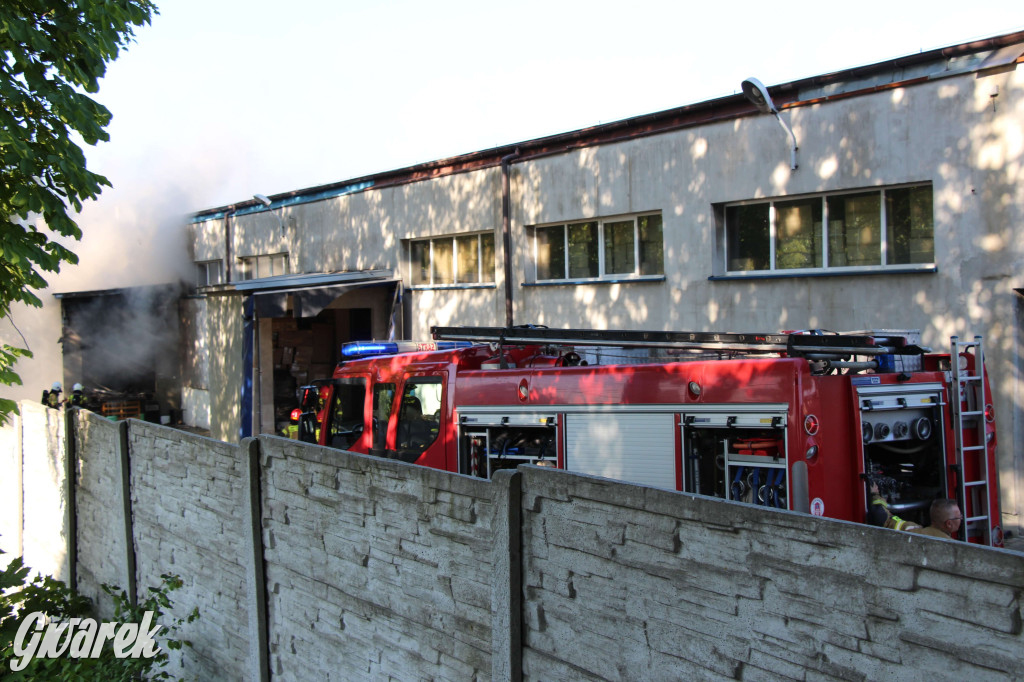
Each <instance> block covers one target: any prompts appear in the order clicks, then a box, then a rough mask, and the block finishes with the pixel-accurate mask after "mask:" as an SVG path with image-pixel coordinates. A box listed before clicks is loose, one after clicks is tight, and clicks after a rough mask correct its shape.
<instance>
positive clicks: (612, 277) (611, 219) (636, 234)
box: [527, 211, 665, 284]
mask: <svg viewBox="0 0 1024 682" xmlns="http://www.w3.org/2000/svg"><path fill="white" fill-rule="evenodd" d="M649 216H658V217H659V218H662V214H661V211H645V212H643V213H631V214H628V215H619V216H607V217H604V218H585V219H579V220H566V221H562V222H557V223H545V224H542V225H531V226H529V227H528V228H527V230H528V238H529V253H530V261H531V262H530V269H529V271H528V272H529V281H530V282H532V283H536V284H547V283H566V282H569V283H573V282H602V281H622V280H640V281H643V280H663V279H665V274H664V270H665V256H664V247H665V243H664V242H665V221H664V218H662V221H661V230H662V231H661V239H662V263H661V270H662V272H661V274H655V275H641V274H640V246H641V244H640V218H646V217H649ZM628 220H632V221H633V272H631V273H627V272H606V271H605V269H606V266H605V236H604V235H605V224H606V223H623V222H626V221H628ZM585 223H597V272H598V274H597V277H570V276H569V262H570V260H571V258H570V256H569V228H570V227H571V226H573V225H582V224H585ZM551 227H562V228H564V229H563V230H562V239H563V246H562V252H563V253H564V254H565V264H564V270H563V272H562V274H563V275H564V277H551V278H546V279H540V278H539V277H538V275H537V264H538V263H539V262H540V247H539V246H538V243H537V233H538V231H539V230H542V229H545V228H551Z"/></svg>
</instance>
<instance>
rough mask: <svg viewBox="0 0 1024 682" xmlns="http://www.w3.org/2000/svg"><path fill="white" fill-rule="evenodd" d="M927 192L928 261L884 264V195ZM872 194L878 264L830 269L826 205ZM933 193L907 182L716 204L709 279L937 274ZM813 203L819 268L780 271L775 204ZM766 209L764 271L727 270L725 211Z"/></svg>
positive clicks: (886, 222) (729, 238)
mask: <svg viewBox="0 0 1024 682" xmlns="http://www.w3.org/2000/svg"><path fill="white" fill-rule="evenodd" d="M918 188H928V189H929V190H930V191H931V193H932V201H931V206H932V215H931V242H932V253H931V256H932V260H931V261H929V262H922V263H897V262H887V261H888V260H891V256H890V254H891V253H893V248H892V245H891V244H890V243H889V239H890V231H891V230H890V226H889V216H888V213H887V211H888V203H889V202H888V201H887V192H893V191H898V190H907V189H918ZM868 194H875V195H877V197H878V203H879V209H878V211H879V212H878V225H879V245H878V263H877V264H871V265H830V264H829V262H830V260H831V256H832V254H831V252H830V248H831V245H830V240H831V238H832V234H831V232H830V230H829V202H830V200H834V199H841V198H842V197H847V196H856V195H868ZM934 197H935V192H934V185H933V184H932V182H931V181H925V182H907V183H901V184H894V185H884V186H877V187H856V188H850V189H845V190H838V191H832V192H816V193H813V194H801V195H790V196H778V197H772V198H758V199H749V200H745V201H730V202H726V203H721V204H717V205H716V206H715V207H714V208H715V218H716V220H715V222H716V234H717V239H716V252H717V256H716V258H715V263H714V268H713V270H714V271H715V274H714V275H712V277H711V279H742V278H758V277H799V276H823V275H848V274H871V273H879V272H887V273H893V272H909V273H919V272H935V271H936V270H937V265H936V259H935V198H934ZM809 200H817V201H818V202H820V211H821V233H820V234H816V235H815V236H814V237H813V238H814V239H815V240H816V241H819V242H820V245H821V246H820V249H821V250H820V254H818V255H819V256H820V259H821V263H822V265H821V266H815V267H803V268H783V267H779V263H778V253H777V251H778V249H777V244H778V235H779V232H778V223H777V219H778V212H777V210H776V205H777V204H795V203H797V202H801V201H809ZM764 205H767V206H768V234H767V240H768V269H763V270H730V269H729V258H730V251H729V244H730V243H731V242H732V241H733V239H732V238H733V234H734V233H732V232H730V225H729V224H728V220H727V216H728V213H729V209H731V208H734V207H740V206H764Z"/></svg>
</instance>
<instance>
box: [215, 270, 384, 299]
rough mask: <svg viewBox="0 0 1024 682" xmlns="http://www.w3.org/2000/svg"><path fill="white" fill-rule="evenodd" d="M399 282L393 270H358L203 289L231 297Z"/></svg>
mask: <svg viewBox="0 0 1024 682" xmlns="http://www.w3.org/2000/svg"><path fill="white" fill-rule="evenodd" d="M390 281H398V280H397V279H394V278H393V273H392V271H391V270H357V271H354V272H317V273H313V274H303V275H278V276H276V277H263V278H261V279H247V280H242V281H239V282H231V283H228V284H214V285H212V286H208V287H203V288H202V289H201V291H202V292H203V293H205V294H208V295H230V294H236V293H245V292H257V291H275V290H285V289H288V290H297V289H306V288H312V287H322V286H331V285H335V284H360V283H367V284H369V283H386V282H390Z"/></svg>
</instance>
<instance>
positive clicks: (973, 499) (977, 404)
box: [950, 336, 993, 546]
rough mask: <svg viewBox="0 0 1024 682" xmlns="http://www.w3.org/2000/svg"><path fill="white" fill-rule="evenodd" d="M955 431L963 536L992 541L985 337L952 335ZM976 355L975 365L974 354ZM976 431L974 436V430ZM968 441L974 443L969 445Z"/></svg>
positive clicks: (951, 361) (967, 538) (964, 537)
mask: <svg viewBox="0 0 1024 682" xmlns="http://www.w3.org/2000/svg"><path fill="white" fill-rule="evenodd" d="M950 345H951V347H952V354H951V355H950V369H951V371H952V389H953V395H952V400H951V401H950V402H951V409H952V416H953V434H954V436H955V439H956V466H957V469H958V474H957V497H958V498H959V499H958V500H957V502H959V503H960V508H961V510H962V513H963V517H964V520H963V530H962V532H961V536H962V539H963V540H965V541H968V542H969V541H971V540H972V539H977V541H978V542H980V543H981V544H985V545H990V546H991V545H992V539H993V538H992V523H991V518H992V496H991V494H990V488H989V476H990V475H991V473H992V472H990V471H989V466H988V442H987V439H986V433H985V356H984V351H983V350H982V343H981V337H980V336H975V337H974V341H961V340H960V338H959V337H958V336H952V337H950ZM969 356H973V360H974V362H973V367H972V366H971V362H970V357H969ZM972 432H973V434H974V435H973V436H972V435H971V433H972ZM965 443H971V444H970V445H967V444H965Z"/></svg>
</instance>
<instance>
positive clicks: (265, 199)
mask: <svg viewBox="0 0 1024 682" xmlns="http://www.w3.org/2000/svg"><path fill="white" fill-rule="evenodd" d="M252 198H253V199H255V200H256V201H258V202H260V203H261V204H263V206H264V207H265V208H267V209H270V204H271V203H272V202H271V201H270V199H269V198H268V197H267V195H265V194H253V195H252ZM270 212H271V213H273V214H274V217H275V218H277V224H278V225H280V226H281V233H282V234H284V221H283V220H281V216H280V215H279V214H277V213H276V212H274V211H273V210H271V211H270Z"/></svg>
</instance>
